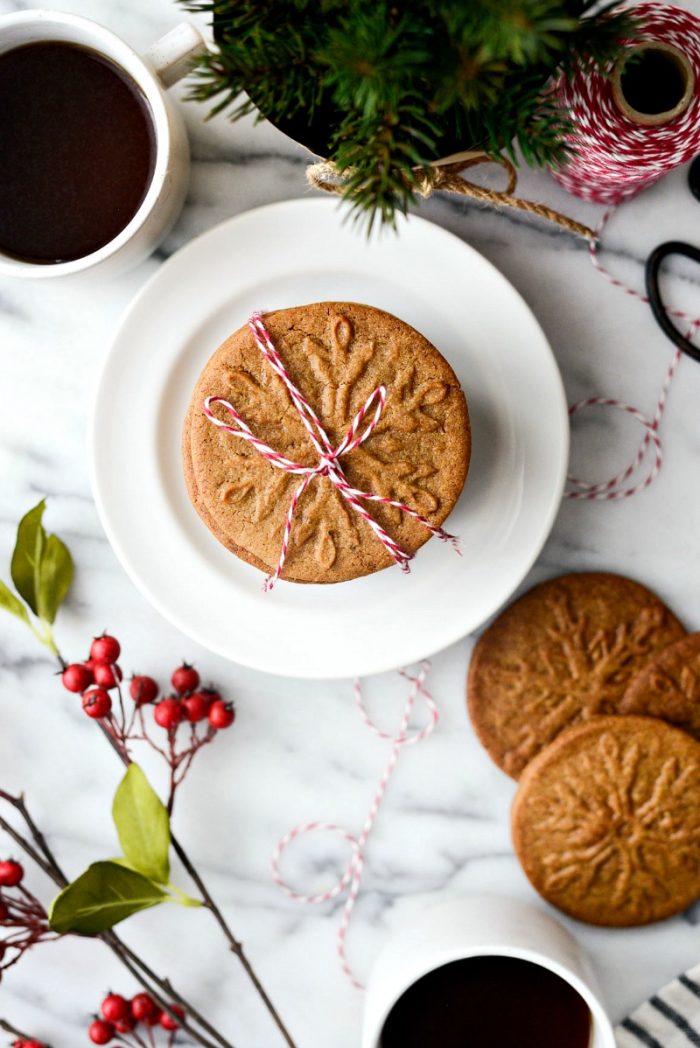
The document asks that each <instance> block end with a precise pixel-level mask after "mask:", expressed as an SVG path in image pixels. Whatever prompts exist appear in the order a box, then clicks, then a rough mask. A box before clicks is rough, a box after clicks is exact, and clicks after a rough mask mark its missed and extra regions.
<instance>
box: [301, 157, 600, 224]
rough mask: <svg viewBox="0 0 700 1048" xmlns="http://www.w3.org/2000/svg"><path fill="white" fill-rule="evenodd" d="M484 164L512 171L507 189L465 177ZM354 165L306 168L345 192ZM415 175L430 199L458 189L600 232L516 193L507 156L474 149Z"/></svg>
mask: <svg viewBox="0 0 700 1048" xmlns="http://www.w3.org/2000/svg"><path fill="white" fill-rule="evenodd" d="M482 164H498V165H499V166H500V167H502V168H503V170H504V171H505V172H506V174H507V175H508V183H507V185H506V188H505V189H504V190H496V189H487V188H486V187H485V186H479V185H477V184H476V183H475V182H470V181H469V179H467V178H464V177H463V174H462V172H463V171H467V170H469V169H470V168H472V167H478V166H480V165H482ZM351 173H352V172H351V170H350V169H348V170H347V171H344V172H341V171H340V170H339V169H338V167H337V166H336V165H335V164H334V163H333V162H332V161H331V160H321V161H319V162H318V163H317V164H309V166H308V167H307V168H306V180H307V182H308V183H309V185H310V186H312V187H313V188H314V189H320V190H321V191H322V192H324V193H337V194H340V195H342V194H343V193H344V192H345V182H344V177H345V176H346V175H350V174H351ZM414 174H415V176H416V177H415V179H411V181H410V183H408V182H407V186H408V188H410V189H411V190H412V191H413V192H414V193H415V194H416V195H417V196H420V197H422V198H423V199H425V200H427V199H429V198H430V197H431V196H432V195H433V193H436V192H438V191H443V192H446V193H457V194H458V195H459V196H463V197H469V198H471V199H472V200H478V201H479V202H480V203H482V204H489V205H491V206H493V207H510V208H514V209H516V210H517V211H526V212H528V213H529V214H532V215H538V216H539V217H540V218H544V219H546V220H547V221H548V222H554V223H555V224H556V225H558V226H559V227H560V228H561V229H565V230H567V232H569V233H574V234H575V235H576V236H580V237H584V238H585V239H586V240H588V241H595V239H596V233H595V231H594V230H593V229H591V228H590V227H589V226H586V225H584V224H583V223H582V222H576V221H574V219H573V218H569V217H568V215H563V214H562V213H561V212H560V211H556V210H555V209H554V208H552V207H549V206H548V205H547V204H540V203H538V202H537V201H534V200H523V199H522V197H518V196H516V195H515V190H516V187H517V183H518V176H517V173H516V170H515V167H514V165H513V164H512V163H511V161H510V160H509V159H508V158H507V157H504V156H489V155H488V154H486V153H472V154H471V155H469V156H464V157H462V159H460V160H455V161H454V162H452V163H448V164H435V165H432V166H429V167H426V168H422V169H415V170H414Z"/></svg>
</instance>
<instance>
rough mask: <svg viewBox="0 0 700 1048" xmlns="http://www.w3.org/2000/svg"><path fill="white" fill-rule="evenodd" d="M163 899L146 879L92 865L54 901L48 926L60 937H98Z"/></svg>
mask: <svg viewBox="0 0 700 1048" xmlns="http://www.w3.org/2000/svg"><path fill="white" fill-rule="evenodd" d="M166 898H167V894H166V893H165V892H164V891H163V889H162V888H160V887H159V886H158V885H157V884H154V883H153V882H152V881H150V880H149V879H148V877H144V876H143V875H142V874H140V873H135V872H134V871H133V870H128V869H126V868H125V867H124V866H118V865H117V864H116V863H113V862H95V863H93V864H92V866H88V868H87V870H86V871H85V873H83V874H81V875H80V877H78V879H77V880H75V881H73V883H72V884H69V885H68V887H67V888H64V889H63V891H62V892H61V893H60V895H57V896H56V898H55V899H54V900H53V902H52V903H51V907H50V909H49V924H50V926H51V928H52V929H53V931H55V932H58V933H59V934H61V935H65V934H66V933H67V932H75V933H76V934H77V935H99V934H100V932H104V931H107V930H108V929H109V928H113V927H114V925H115V924H118V923H119V922H120V921H123V920H125V919H126V918H127V917H131V916H132V914H134V913H139V911H141V910H148V909H150V907H151V906H157V905H158V903H161V902H163V901H164V900H165V899H166Z"/></svg>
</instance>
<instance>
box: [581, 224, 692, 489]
mask: <svg viewBox="0 0 700 1048" xmlns="http://www.w3.org/2000/svg"><path fill="white" fill-rule="evenodd" d="M615 211H616V208H611V209H609V210H608V211H606V212H605V214H604V215H603V217H602V219H601V221H600V223H599V225H598V228H597V230H596V232H597V234H598V236H597V239H596V240H595V241H592V242H591V243H590V245H589V253H590V259H591V262H592V263H593V265H594V267H595V268H596V269H597V270H598V272H599V273H600V274H601V275H602V276H604V277H605V278H606V280H608V281H610V283H611V284H612V285H613V286H614V287H618V288H620V289H621V290H622V291H624V292H625V294H627V295H631V296H632V297H633V298H636V299H638V300H639V301H640V302H648V301H649V299H648V298H647V296H646V295H645V294H643V293H642V292H640V291H637V290H636V289H635V288H633V287H630V286H629V285H628V284H625V283H624V282H623V281H622V280H620V279H619V278H618V277H615V276H613V275H612V273H610V272H609V270H607V269H606V268H605V266H603V264H602V263H601V261H600V258H599V256H598V247H599V244H600V236H601V235H602V233H603V230H604V229H605V227H606V226H607V224H608V222H609V220H610V218H611V217H612V216H613V215H614V214H615ZM668 313H669V316H672V317H676V318H677V319H679V320H684V321H687V322H688V328H687V330H686V332H685V335H686V338H689V339H690V338H692V337H693V336H694V335H695V334H696V332H697V331H698V329H699V328H700V317H697V316H693V315H692V314H690V313H686V312H685V311H684V310H682V309H669V310H668ZM681 357H682V353H681V351H680V350H679V349H676V350H674V353H673V356H672V357H671V361H670V363H669V365H668V367H667V369H666V374H665V376H664V380H663V382H662V385H661V389H660V391H659V396H658V398H657V401H656V407H655V409H654V414H653V415H652V417H651V418H648V417H647V416H646V415H644V413H643V412H641V411H640V410H639V409H638V408H636V407H634V406H633V405H632V404H625V403H624V402H623V401H621V400H617V399H615V398H613V397H588V398H586V399H585V400H579V401H577V402H576V403H575V404H571V405H570V407H569V416H570V417H571V416H573V415H576V414H578V412H580V411H584V410H585V409H587V408H591V407H611V408H616V409H617V410H618V411H622V412H625V413H626V414H627V415H629V416H630V417H631V418H633V419H635V421H637V422H638V423H639V424H640V425H641V426H642V427H643V428H644V430H645V433H644V437H643V439H642V441H641V443H640V445H639V448H638V449H637V452H636V455H635V456H634V459H633V460H632V462H631V463H630V464H629V466H627V467H626V468H625V469H623V470H621V471H620V472H619V473H618V474H617V475H616V476H614V477H611V478H610V479H609V480H606V481H602V482H600V483H590V482H588V481H584V480H581V479H580V478H578V477H575V476H573V474H569V475H568V477H567V480H568V482H569V485H570V486H569V489H568V490H567V491H565V492H564V498H566V499H591V500H610V501H614V500H618V499H624V498H629V497H630V496H632V495H638V494H639V492H640V491H644V489H645V488H648V487H649V485H650V484H651V483H652V482H653V481H654V480H655V478H656V477H657V476H658V474H659V471H660V469H661V466H662V464H663V447H662V444H661V439H660V437H659V426H660V424H661V419H662V417H663V414H664V411H665V409H666V402H667V398H668V391H669V388H670V386H671V382H672V381H673V378H674V376H675V374H676V371H677V369H678V365H679V363H680V361H681ZM650 453H651V464H650V468H649V471H648V472H647V473H646V475H645V476H643V477H642V478H641V479H640V480H639V481H637V482H636V483H632V484H628V481H630V479H631V478H633V477H634V475H635V474H636V473H637V471H638V470H639V469H640V467H641V466H642V464H643V463H644V462H645V461H646V460H647V459H648V458H649V455H650Z"/></svg>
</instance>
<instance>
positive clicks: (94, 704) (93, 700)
mask: <svg viewBox="0 0 700 1048" xmlns="http://www.w3.org/2000/svg"><path fill="white" fill-rule="evenodd" d="M83 709H84V710H85V712H86V713H87V715H88V717H93V718H94V719H95V720H99V718H100V717H106V716H107V714H108V713H109V712H110V710H111V709H112V700H111V699H110V697H109V695H108V694H107V692H106V691H105V690H104V688H90V691H86V692H85V694H84V695H83Z"/></svg>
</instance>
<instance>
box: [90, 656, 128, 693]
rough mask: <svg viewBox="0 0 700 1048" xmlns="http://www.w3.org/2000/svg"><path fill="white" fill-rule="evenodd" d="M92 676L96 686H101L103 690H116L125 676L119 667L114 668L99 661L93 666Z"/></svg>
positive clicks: (107, 663)
mask: <svg viewBox="0 0 700 1048" xmlns="http://www.w3.org/2000/svg"><path fill="white" fill-rule="evenodd" d="M92 675H93V677H94V678H95V684H99V686H100V687H101V688H116V686H117V684H118V683H119V681H120V680H121V679H122V676H123V674H122V671H121V670H120V669H119V667H118V666H117V665H114V666H112V665H111V664H110V663H109V662H97V661H95V662H93V664H92Z"/></svg>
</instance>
